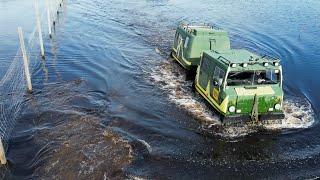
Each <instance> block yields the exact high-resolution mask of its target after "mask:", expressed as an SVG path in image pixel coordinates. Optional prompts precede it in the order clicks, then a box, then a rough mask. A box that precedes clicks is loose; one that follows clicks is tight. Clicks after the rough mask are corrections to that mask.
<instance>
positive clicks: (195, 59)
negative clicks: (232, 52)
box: [172, 24, 230, 69]
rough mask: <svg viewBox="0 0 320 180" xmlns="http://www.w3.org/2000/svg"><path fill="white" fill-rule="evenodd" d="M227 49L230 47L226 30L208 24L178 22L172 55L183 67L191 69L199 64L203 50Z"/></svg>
mask: <svg viewBox="0 0 320 180" xmlns="http://www.w3.org/2000/svg"><path fill="white" fill-rule="evenodd" d="M228 49H230V40H229V37H228V34H227V32H226V31H223V30H218V29H213V28H212V27H209V26H189V25H184V24H180V25H179V27H178V28H177V29H176V35H175V39H174V43H173V47H172V56H173V57H174V59H176V60H177V61H178V62H179V63H180V64H181V65H182V66H183V67H184V68H186V69H191V68H192V67H196V66H198V65H199V63H200V56H201V53H202V51H203V50H216V51H223V50H228Z"/></svg>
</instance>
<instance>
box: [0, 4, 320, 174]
mask: <svg viewBox="0 0 320 180" xmlns="http://www.w3.org/2000/svg"><path fill="white" fill-rule="evenodd" d="M40 8H42V9H44V3H43V2H40ZM319 8H320V2H319V1H317V0H312V1H308V2H301V1H297V0H293V1H290V2H286V1H275V0H271V1H266V2H261V1H258V0H253V1H229V0H227V1H221V0H215V1H210V0H200V1H191V0H133V1H130V2H127V1H124V0H110V1H101V0H100V1H99V0H90V1H88V0H86V1H85V0H65V1H64V3H63V4H62V7H61V8H60V9H59V15H58V19H57V23H56V27H55V31H54V34H53V37H52V39H50V38H49V37H48V36H45V37H44V43H45V44H44V45H45V49H46V59H45V60H42V59H41V58H40V57H38V58H36V56H37V55H39V54H37V53H38V52H37V51H38V50H37V42H36V40H34V39H33V38H34V36H35V34H34V27H35V23H34V21H35V20H34V19H35V17H34V12H33V1H31V0H23V1H17V0H11V1H7V0H0V42H2V43H0V61H1V63H0V100H1V103H0V105H2V106H1V107H8V109H5V108H3V109H0V110H1V111H0V112H1V114H2V116H0V117H1V118H2V119H0V120H1V122H2V124H1V127H9V126H10V127H12V130H10V133H8V135H7V136H8V145H7V148H8V150H7V159H8V164H7V165H6V166H3V167H1V169H0V175H1V178H5V179H108V178H110V179H196V178H197V179H212V178H214V177H226V178H244V179H248V178H252V177H256V178H258V179H264V178H268V179H275V178H279V179H284V178H290V179H308V178H311V179H312V178H316V177H320V168H319V163H320V131H319V130H318V128H319V126H320V125H319V115H320V94H319V92H320V80H319V79H318V75H319V74H320V62H319V58H320V39H319V37H320V11H319ZM22 13H23V16H21V14H22ZM44 17H45V16H44ZM183 20H185V21H189V22H207V23H211V24H214V25H215V26H217V27H220V28H223V29H225V30H227V31H228V32H229V35H230V38H231V41H232V47H233V48H245V49H248V50H250V51H253V52H255V53H257V54H269V55H272V56H278V57H280V58H281V64H282V66H283V75H284V90H285V102H284V109H285V118H284V119H283V120H281V121H277V122H267V123H260V124H254V125H237V126H231V127H224V126H221V123H220V121H219V119H218V116H217V114H215V112H214V111H212V107H210V106H209V105H208V104H207V103H205V101H204V100H203V98H202V97H200V95H199V94H198V93H196V92H195V91H194V89H193V87H192V84H193V81H192V80H188V79H187V78H186V72H185V70H183V68H182V67H180V66H179V64H178V63H176V62H175V61H173V59H171V58H170V56H169V53H170V48H171V45H172V43H173V38H174V33H175V28H176V26H177V25H178V23H179V22H180V21H183ZM42 21H43V31H44V34H48V32H47V27H46V25H45V23H46V21H45V18H44V19H43V20H42ZM18 26H22V27H23V29H24V31H25V38H26V41H27V42H28V43H27V45H28V50H30V53H31V54H32V55H30V62H31V64H32V66H31V72H32V81H33V89H34V91H33V93H32V94H28V93H27V92H25V91H24V89H25V87H24V85H22V84H21V86H12V87H11V86H8V85H7V84H13V83H16V84H17V85H20V84H19V82H20V81H21V79H23V74H17V75H12V76H8V70H10V72H12V73H14V72H15V71H16V72H21V68H19V67H20V66H19V63H18V61H15V59H17V57H19V54H17V50H18V46H19V43H18V42H19V41H18V35H17V30H16V29H17V27H18ZM30 34H31V35H30ZM16 55H17V56H16ZM12 62H16V63H13V64H12ZM20 64H21V63H20ZM19 79H20V81H18V80H19ZM18 93H20V94H21V96H15V95H16V94H18ZM9 107H10V108H9ZM6 114H9V116H8V115H6ZM9 121H10V122H9ZM13 121H14V122H13ZM6 123H8V124H6ZM1 131H2V130H1ZM0 133H2V132H0ZM1 135H2V134H1Z"/></svg>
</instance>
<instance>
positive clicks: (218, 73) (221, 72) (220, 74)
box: [213, 66, 226, 86]
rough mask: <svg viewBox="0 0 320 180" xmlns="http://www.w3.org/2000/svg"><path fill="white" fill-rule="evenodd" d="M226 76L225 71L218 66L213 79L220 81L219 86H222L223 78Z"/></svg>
mask: <svg viewBox="0 0 320 180" xmlns="http://www.w3.org/2000/svg"><path fill="white" fill-rule="evenodd" d="M225 75H226V73H225V72H224V70H222V69H221V68H219V67H218V66H216V67H215V69H214V73H213V79H214V80H217V81H218V84H219V86H220V85H221V84H222V82H223V78H224V76H225Z"/></svg>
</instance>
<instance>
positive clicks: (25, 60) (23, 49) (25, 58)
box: [18, 27, 32, 92]
mask: <svg viewBox="0 0 320 180" xmlns="http://www.w3.org/2000/svg"><path fill="white" fill-rule="evenodd" d="M18 33H19V40H20V49H21V53H22V57H23V65H24V73H25V75H26V80H27V87H28V91H29V92H32V84H31V77H30V71H29V61H28V56H27V52H26V47H25V45H24V38H23V33H22V29H21V27H18Z"/></svg>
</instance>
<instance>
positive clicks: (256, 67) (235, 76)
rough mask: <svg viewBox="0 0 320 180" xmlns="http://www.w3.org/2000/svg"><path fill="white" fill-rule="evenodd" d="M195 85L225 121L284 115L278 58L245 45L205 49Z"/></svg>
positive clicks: (231, 121)
mask: <svg viewBox="0 0 320 180" xmlns="http://www.w3.org/2000/svg"><path fill="white" fill-rule="evenodd" d="M195 87H196V89H197V91H198V92H199V93H200V94H201V95H202V96H203V97H204V98H205V99H206V100H207V101H208V102H209V103H210V104H211V105H212V106H213V107H214V108H215V109H216V110H217V111H218V112H219V113H220V114H221V119H222V121H223V122H224V123H235V122H239V121H248V120H255V121H257V120H266V119H267V120H270V119H282V118H284V114H283V111H282V102H283V90H282V69H281V65H280V63H279V60H278V59H274V58H271V57H267V56H263V57H260V56H257V55H255V54H253V53H251V52H249V51H247V50H242V49H233V50H222V51H219V52H218V51H213V50H211V51H210V50H207V51H203V53H202V56H201V63H200V65H199V66H198V68H197V73H196V78H195Z"/></svg>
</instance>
